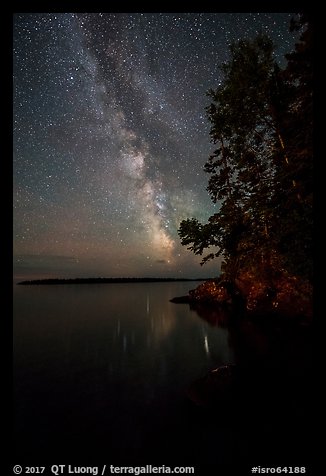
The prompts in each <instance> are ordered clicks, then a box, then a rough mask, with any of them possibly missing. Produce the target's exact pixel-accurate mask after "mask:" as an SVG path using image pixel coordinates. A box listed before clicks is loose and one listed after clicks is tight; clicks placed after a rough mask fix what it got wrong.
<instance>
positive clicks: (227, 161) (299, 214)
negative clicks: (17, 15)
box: [178, 18, 312, 280]
mask: <svg viewBox="0 0 326 476" xmlns="http://www.w3.org/2000/svg"><path fill="white" fill-rule="evenodd" d="M305 21H306V20H305V19H304V18H301V19H300V21H299V22H297V23H294V24H293V25H294V26H293V27H294V28H299V27H303V25H304V24H305ZM311 38H312V35H311V29H310V26H309V25H308V27H307V28H306V29H305V31H304V33H303V34H302V36H301V38H300V43H298V44H297V45H296V49H295V51H294V52H293V53H292V54H289V55H287V60H288V64H287V67H286V68H285V69H284V70H281V69H280V67H279V66H278V64H277V62H276V61H275V59H274V56H273V43H272V41H271V40H270V39H269V38H268V37H267V36H265V35H261V34H260V35H258V36H257V37H256V38H255V39H254V40H252V41H249V40H240V41H238V42H237V43H234V44H233V45H232V46H231V48H230V60H229V61H228V62H227V63H225V64H223V65H222V71H223V73H224V79H223V82H222V84H221V85H220V86H219V87H218V88H217V89H216V90H210V91H209V92H208V93H207V94H208V96H209V97H210V98H211V100H212V102H211V104H210V106H208V107H207V115H208V119H209V121H210V122H211V131H210V135H211V140H212V142H213V143H214V144H215V146H216V148H215V150H214V151H213V153H212V155H211V156H210V157H209V159H208V161H207V163H206V164H205V167H204V169H205V171H206V172H207V173H209V174H210V178H209V181H208V187H207V190H208V192H209V194H210V196H211V199H212V201H213V202H214V203H216V202H218V203H219V204H220V208H219V211H218V212H217V213H216V214H214V215H213V216H211V217H210V218H209V220H208V223H207V224H201V223H199V221H198V220H197V219H195V218H191V219H187V220H183V221H182V222H181V224H180V228H179V230H178V233H179V236H180V238H181V243H182V244H183V245H186V246H188V248H189V249H190V250H192V251H193V252H194V253H195V254H199V255H202V254H203V252H204V250H206V249H210V248H211V247H213V251H211V250H210V251H211V252H209V253H208V254H207V255H206V256H204V258H203V260H202V264H203V263H205V262H206V261H208V260H210V259H212V258H214V257H217V256H223V258H224V260H225V261H224V263H223V271H224V273H225V274H226V275H228V278H229V279H231V280H234V279H235V277H237V275H238V274H239V273H240V272H241V271H243V270H248V269H255V273H256V274H257V273H260V274H262V275H264V276H265V277H266V276H267V275H271V274H272V272H273V271H276V270H284V269H285V270H287V271H289V272H290V273H295V274H298V275H302V276H304V277H305V278H309V279H310V278H311V262H312V260H311V235H312V233H311V232H312V230H311V228H312V218H311V217H312V185H311V182H312V145H311V143H312V61H311V58H312V44H311Z"/></svg>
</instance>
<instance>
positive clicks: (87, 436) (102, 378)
mask: <svg viewBox="0 0 326 476" xmlns="http://www.w3.org/2000/svg"><path fill="white" fill-rule="evenodd" d="M197 284H198V283H189V282H184V283H182V282H180V283H132V284H98V285H97V284H92V285H55V286H15V288H14V391H15V409H14V413H15V451H16V454H17V455H29V456H33V455H40V454H41V455H46V454H49V455H51V454H56V455H57V456H59V455H60V454H66V453H69V451H68V449H69V448H71V449H72V448H75V449H76V448H77V450H76V451H78V452H79V453H78V454H81V453H83V452H84V451H87V448H88V449H91V450H92V451H93V452H94V448H97V449H98V451H99V452H103V451H106V452H107V453H108V454H109V455H110V456H111V457H112V458H114V457H116V458H120V459H121V457H122V456H125V458H127V455H129V456H130V457H131V458H132V457H136V455H141V454H143V453H144V452H145V453H146V448H150V447H151V446H153V439H155V438H156V437H157V435H158V434H160V435H161V437H162V434H164V432H169V431H174V430H173V428H174V427H173V425H172V421H173V422H174V424H175V415H180V411H179V410H180V408H181V407H182V408H183V406H182V405H184V402H185V400H186V396H185V395H186V389H187V387H188V386H189V384H190V383H191V382H192V381H193V380H194V379H197V378H199V377H202V376H203V375H205V374H206V373H207V371H208V370H210V369H213V368H214V367H217V366H219V365H223V364H227V363H233V361H234V355H233V351H232V348H231V347H230V345H229V342H228V331H227V329H223V328H219V327H213V326H211V325H210V324H209V323H208V322H206V321H204V320H202V319H200V318H199V316H198V315H197V313H196V312H194V311H192V310H190V308H189V306H188V305H180V304H179V305H178V304H173V303H171V302H169V300H170V299H171V298H173V297H175V296H180V295H184V294H187V293H188V291H189V289H191V288H194V287H196V286H197ZM181 413H182V412H181ZM170 423H171V425H172V426H169V425H170ZM183 424H184V422H183V421H180V422H179V426H180V425H183ZM166 435H167V436H166V437H167V441H168V433H167V434H166ZM163 438H164V437H163ZM161 443H162V439H161ZM54 448H55V449H54ZM162 451H163V450H162ZM145 453H144V454H145ZM125 461H126V459H125ZM163 463H164V461H163Z"/></svg>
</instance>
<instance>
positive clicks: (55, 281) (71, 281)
mask: <svg viewBox="0 0 326 476" xmlns="http://www.w3.org/2000/svg"><path fill="white" fill-rule="evenodd" d="M209 279H213V278H193V279H192V278H68V279H61V278H49V279H33V280H29V281H20V282H19V283H17V284H19V285H37V284H50V285H52V284H108V283H112V284H119V283H174V282H182V281H185V282H190V281H207V280H209Z"/></svg>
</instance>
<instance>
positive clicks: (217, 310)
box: [190, 302, 230, 328]
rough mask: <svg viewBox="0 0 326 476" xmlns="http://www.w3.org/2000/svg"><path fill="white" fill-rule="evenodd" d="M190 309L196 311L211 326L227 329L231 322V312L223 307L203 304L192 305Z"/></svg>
mask: <svg viewBox="0 0 326 476" xmlns="http://www.w3.org/2000/svg"><path fill="white" fill-rule="evenodd" d="M190 309H191V310H193V311H196V313H197V314H198V316H199V317H200V318H201V319H204V320H205V321H206V322H208V323H209V324H210V325H211V326H217V327H223V328H225V327H227V325H228V322H229V320H230V311H229V310H228V309H227V308H225V307H222V306H219V305H218V306H212V305H207V304H201V303H199V302H198V303H191V304H190Z"/></svg>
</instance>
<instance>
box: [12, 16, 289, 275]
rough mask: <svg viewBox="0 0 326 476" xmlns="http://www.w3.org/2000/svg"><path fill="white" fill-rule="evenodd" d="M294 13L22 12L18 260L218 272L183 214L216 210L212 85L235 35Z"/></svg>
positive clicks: (58, 269)
mask: <svg viewBox="0 0 326 476" xmlns="http://www.w3.org/2000/svg"><path fill="white" fill-rule="evenodd" d="M293 16H294V14H291V13H178V14H172V13H132V14H127V13H115V14H114V13H21V14H15V15H14V30H13V63H14V67H13V89H14V102H13V119H14V133H13V142H14V146H13V170H14V190H13V192H14V274H15V276H16V277H17V278H19V279H21V278H25V277H52V276H55V277H84V276H87V277H88V276H89V277H91V276H108V277H109V276H117V277H118V276H176V277H197V276H198V277H199V276H204V277H206V276H210V275H213V276H214V275H216V274H218V270H219V263H218V262H217V261H216V262H212V263H210V264H208V265H206V266H204V267H200V266H199V262H200V257H195V256H194V255H192V253H191V252H189V251H187V250H186V249H185V248H183V247H182V246H181V245H180V243H179V239H178V235H177V229H178V227H179V223H180V221H181V220H183V219H186V218H190V217H192V216H195V217H197V218H198V219H200V220H203V221H205V220H207V218H208V217H209V216H210V215H211V214H212V213H214V205H213V204H212V203H211V201H210V199H209V196H208V193H207V191H206V186H207V179H208V177H207V175H206V174H205V173H204V172H203V165H204V163H205V162H206V160H207V158H208V156H209V154H210V152H211V151H212V147H213V146H212V144H211V143H210V140H209V123H208V121H207V119H206V116H205V107H206V106H207V105H208V104H209V101H208V98H207V97H206V95H205V93H206V91H207V90H208V89H209V88H215V87H217V85H218V84H219V82H220V81H221V72H220V70H219V65H220V64H221V63H222V62H223V61H226V60H227V58H228V45H229V44H230V42H231V41H233V40H237V39H239V38H242V37H247V38H251V37H254V36H255V35H256V34H257V33H258V32H260V31H263V32H266V33H267V34H269V35H270V36H271V37H272V38H273V40H274V42H275V44H276V45H277V49H276V54H277V58H278V59H279V61H280V62H281V63H282V61H283V60H282V58H283V56H284V54H285V53H287V52H290V51H291V50H292V49H293V46H294V42H295V38H294V33H290V32H289V22H290V19H291V17H293Z"/></svg>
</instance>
